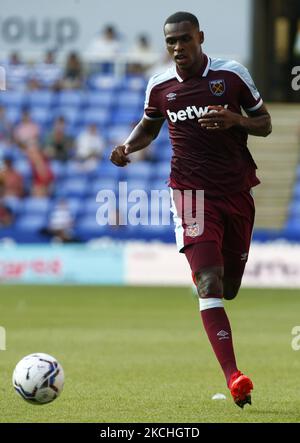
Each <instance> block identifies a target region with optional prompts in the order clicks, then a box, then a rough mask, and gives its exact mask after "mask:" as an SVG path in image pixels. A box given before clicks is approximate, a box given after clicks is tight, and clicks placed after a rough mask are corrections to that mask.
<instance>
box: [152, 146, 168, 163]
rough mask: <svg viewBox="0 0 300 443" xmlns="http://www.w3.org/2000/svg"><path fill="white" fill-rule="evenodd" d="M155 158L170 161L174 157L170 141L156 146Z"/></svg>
mask: <svg viewBox="0 0 300 443" xmlns="http://www.w3.org/2000/svg"><path fill="white" fill-rule="evenodd" d="M154 155H155V159H157V160H158V161H163V162H164V161H170V160H171V158H172V148H171V145H170V143H165V142H164V141H163V142H162V143H157V145H156V146H155V153H154Z"/></svg>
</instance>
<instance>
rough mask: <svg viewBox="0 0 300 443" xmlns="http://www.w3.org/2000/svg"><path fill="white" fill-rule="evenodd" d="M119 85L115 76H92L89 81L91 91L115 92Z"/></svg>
mask: <svg viewBox="0 0 300 443" xmlns="http://www.w3.org/2000/svg"><path fill="white" fill-rule="evenodd" d="M118 84H119V81H118V80H117V79H116V77H115V76H113V75H106V74H92V75H90V77H89V78H88V80H87V86H88V87H89V88H90V89H100V90H114V89H115V88H116V87H117V86H118Z"/></svg>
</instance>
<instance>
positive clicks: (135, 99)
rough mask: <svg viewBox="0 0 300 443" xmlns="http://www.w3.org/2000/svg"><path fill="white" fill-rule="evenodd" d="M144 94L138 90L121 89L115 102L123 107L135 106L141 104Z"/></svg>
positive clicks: (137, 106)
mask: <svg viewBox="0 0 300 443" xmlns="http://www.w3.org/2000/svg"><path fill="white" fill-rule="evenodd" d="M143 103H144V96H143V95H142V94H141V93H140V92H138V91H123V92H120V94H118V97H117V99H116V104H117V106H119V107H122V108H123V109H130V108H135V109H138V108H140V107H142V106H143Z"/></svg>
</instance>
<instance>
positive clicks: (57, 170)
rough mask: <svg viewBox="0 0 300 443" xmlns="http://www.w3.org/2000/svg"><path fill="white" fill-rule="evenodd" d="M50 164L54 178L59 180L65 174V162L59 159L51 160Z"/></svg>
mask: <svg viewBox="0 0 300 443" xmlns="http://www.w3.org/2000/svg"><path fill="white" fill-rule="evenodd" d="M50 166H51V170H52V172H53V174H54V176H55V179H56V180H59V179H61V178H62V177H63V176H65V171H66V164H65V163H63V162H61V161H59V160H51V162H50Z"/></svg>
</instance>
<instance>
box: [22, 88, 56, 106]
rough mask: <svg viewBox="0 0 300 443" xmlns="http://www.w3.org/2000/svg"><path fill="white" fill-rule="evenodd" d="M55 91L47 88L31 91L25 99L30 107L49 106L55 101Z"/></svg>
mask: <svg viewBox="0 0 300 443" xmlns="http://www.w3.org/2000/svg"><path fill="white" fill-rule="evenodd" d="M56 95H57V94H55V92H52V91H48V90H40V91H39V90H37V91H31V92H30V93H28V94H27V101H28V105H29V106H30V107H36V106H43V107H45V108H50V107H51V106H53V105H54V104H55V103H56Z"/></svg>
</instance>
